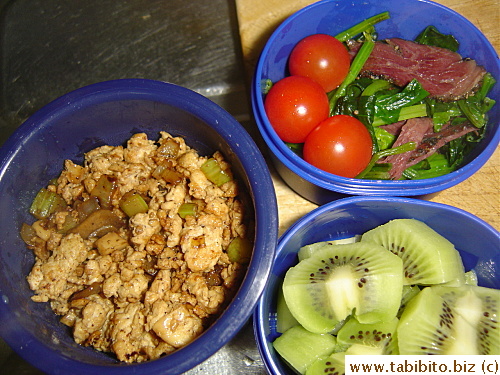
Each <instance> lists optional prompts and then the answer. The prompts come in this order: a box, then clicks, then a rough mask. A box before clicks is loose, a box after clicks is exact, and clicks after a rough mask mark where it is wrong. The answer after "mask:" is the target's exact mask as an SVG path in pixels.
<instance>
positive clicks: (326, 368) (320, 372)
mask: <svg viewBox="0 0 500 375" xmlns="http://www.w3.org/2000/svg"><path fill="white" fill-rule="evenodd" d="M344 374H345V354H344V353H333V354H331V355H329V356H323V357H320V358H318V359H317V360H316V361H315V362H313V364H312V365H311V366H309V368H308V369H307V371H306V373H305V375H344Z"/></svg>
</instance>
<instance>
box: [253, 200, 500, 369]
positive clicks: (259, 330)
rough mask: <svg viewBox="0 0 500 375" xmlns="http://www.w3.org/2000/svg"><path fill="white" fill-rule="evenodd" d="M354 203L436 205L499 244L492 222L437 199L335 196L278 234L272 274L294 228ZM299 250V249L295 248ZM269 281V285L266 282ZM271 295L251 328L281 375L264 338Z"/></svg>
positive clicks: (267, 360) (267, 363)
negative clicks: (491, 237) (433, 200)
mask: <svg viewBox="0 0 500 375" xmlns="http://www.w3.org/2000/svg"><path fill="white" fill-rule="evenodd" d="M357 203H377V204H379V205H380V204H383V203H396V204H405V205H411V206H420V207H429V208H435V209H439V210H443V211H445V212H447V213H451V212H452V213H455V214H457V215H460V216H463V217H464V218H466V219H467V220H470V221H471V222H474V223H477V224H478V225H480V226H482V227H483V228H484V229H485V230H486V231H488V232H490V233H491V234H492V236H496V237H497V238H499V244H500V232H498V231H497V230H496V229H495V228H494V227H493V226H492V225H491V224H489V223H488V222H486V221H484V220H483V219H481V218H479V217H477V216H475V215H473V214H471V213H470V212H468V211H465V210H463V209H461V208H458V207H454V206H451V205H448V204H445V203H440V202H432V201H426V200H421V199H416V198H411V197H382V196H355V197H347V198H342V199H338V200H335V201H332V202H329V203H325V204H324V205H322V206H319V207H317V208H315V209H313V210H312V211H310V212H308V213H307V214H305V215H304V216H302V217H301V218H300V219H298V220H297V221H295V222H294V223H293V224H292V225H291V226H290V227H289V228H288V229H287V230H285V232H284V233H283V234H282V235H281V236H280V238H279V239H278V245H277V247H276V253H275V263H274V266H273V269H272V270H271V274H273V275H278V274H277V273H275V272H274V268H275V266H276V260H277V259H278V258H279V256H280V254H281V251H282V249H283V247H284V246H285V244H286V243H287V242H288V241H289V240H290V238H292V237H293V236H294V235H295V234H296V232H297V231H299V230H300V229H301V228H302V227H303V226H304V225H306V224H307V223H309V222H312V221H314V219H315V218H317V217H318V216H321V215H323V214H324V213H325V212H331V211H335V210H342V209H343V207H345V206H349V205H353V204H357ZM297 251H298V249H297ZM269 284H272V283H271V282H269ZM268 295H269V296H270V295H272V291H271V290H270V289H269V286H268V287H267V288H266V289H265V290H264V292H263V293H262V295H261V297H260V298H259V302H258V303H257V307H256V308H255V310H254V314H253V330H254V337H255V339H256V341H257V347H258V350H259V353H260V355H261V358H262V361H263V363H264V366H265V367H266V369H267V371H268V372H269V374H272V375H280V374H281V372H280V371H279V369H278V368H277V365H276V363H275V362H276V361H274V360H273V355H271V353H270V346H271V345H270V343H269V342H268V341H267V338H266V327H267V326H268V325H269V319H266V316H267V315H266V313H267V312H266V311H265V307H266V305H265V304H264V299H265V298H266V297H267V296H268Z"/></svg>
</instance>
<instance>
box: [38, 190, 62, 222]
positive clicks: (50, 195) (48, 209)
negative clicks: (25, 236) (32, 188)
mask: <svg viewBox="0 0 500 375" xmlns="http://www.w3.org/2000/svg"><path fill="white" fill-rule="evenodd" d="M66 206H67V204H66V201H65V200H64V199H63V198H62V197H61V196H60V195H59V194H57V193H55V192H53V191H50V190H48V189H46V188H42V189H40V191H39V192H38V193H37V195H36V196H35V199H34V200H33V203H32V204H31V207H30V213H31V214H32V215H33V216H34V217H36V218H37V219H45V218H47V217H49V216H50V215H52V214H53V213H54V212H56V211H61V210H63V209H64V208H66Z"/></svg>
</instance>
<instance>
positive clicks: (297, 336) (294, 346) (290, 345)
mask: <svg viewBox="0 0 500 375" xmlns="http://www.w3.org/2000/svg"><path fill="white" fill-rule="evenodd" d="M336 343H337V339H336V338H335V336H332V335H330V334H318V333H312V332H309V331H308V330H306V329H304V328H303V327H302V326H300V325H296V326H293V327H291V328H290V329H288V330H287V331H286V332H285V333H283V334H282V335H281V336H279V337H278V338H276V339H275V340H274V342H273V346H274V349H275V350H276V351H277V352H278V354H279V355H280V356H281V357H282V358H283V359H284V360H285V361H286V362H287V363H288V365H289V366H291V367H292V368H293V369H295V370H296V371H298V372H299V373H300V374H304V373H305V372H306V369H307V368H308V367H309V366H311V364H312V363H313V362H314V361H316V360H317V359H318V358H320V357H323V356H327V355H330V354H332V353H333V350H334V348H335V345H336Z"/></svg>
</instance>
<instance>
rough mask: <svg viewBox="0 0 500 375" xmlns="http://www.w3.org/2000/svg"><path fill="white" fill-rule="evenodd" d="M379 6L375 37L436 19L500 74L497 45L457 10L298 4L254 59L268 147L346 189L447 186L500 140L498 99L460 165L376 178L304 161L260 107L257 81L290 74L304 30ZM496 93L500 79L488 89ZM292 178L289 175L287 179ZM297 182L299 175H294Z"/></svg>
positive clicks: (409, 34)
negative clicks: (414, 176)
mask: <svg viewBox="0 0 500 375" xmlns="http://www.w3.org/2000/svg"><path fill="white" fill-rule="evenodd" d="M383 11H389V12H390V16H391V18H390V19H389V20H385V21H382V22H380V23H379V24H377V25H376V30H377V32H378V34H379V39H383V38H389V37H400V38H404V39H410V40H413V39H414V38H415V37H416V36H417V35H418V34H419V33H420V32H421V31H422V30H424V28H425V27H427V26H429V25H434V26H435V27H437V28H438V30H440V31H441V32H443V33H445V34H453V35H454V36H455V37H456V38H457V40H458V41H459V42H460V48H459V51H458V52H459V53H460V54H461V55H462V56H464V57H470V58H473V59H475V60H476V61H477V62H478V63H479V64H480V65H483V66H484V67H485V68H486V70H488V71H489V72H490V73H491V74H492V75H493V76H494V77H495V79H496V80H497V81H499V80H500V62H499V59H498V55H497V53H496V51H495V49H494V48H493V47H492V45H491V44H490V42H489V41H488V40H487V39H486V37H485V36H484V35H483V34H482V33H481V32H480V31H479V30H478V29H477V28H476V27H475V26H474V25H473V24H472V23H470V22H469V21H468V20H466V19H465V18H464V17H463V16H461V15H459V14H458V13H456V12H455V11H453V10H451V9H449V8H446V7H444V6H442V5H439V4H437V3H434V2H431V1H427V0H420V1H419V0H400V1H394V2H393V1H391V2H378V1H376V0H368V1H364V0H354V1H349V2H348V1H330V0H325V1H320V2H317V3H314V4H312V5H310V6H308V7H305V8H304V9H302V10H299V11H298V12H296V13H295V14H293V15H292V16H290V17H289V18H288V19H287V20H285V21H284V22H283V23H282V24H281V25H280V26H279V27H278V28H277V29H276V31H275V32H274V33H273V34H272V36H271V37H270V38H269V40H268V42H267V44H266V45H265V47H264V49H263V51H262V54H261V57H260V59H259V61H258V64H257V68H256V71H255V75H254V81H253V85H252V105H253V110H254V114H255V118H256V121H257V125H258V126H259V130H260V132H261V134H262V136H263V138H264V139H265V141H266V143H267V145H268V147H269V149H270V151H271V152H272V153H273V154H274V157H275V158H276V159H277V161H278V162H280V163H282V164H283V165H284V166H286V167H287V168H289V169H290V170H291V171H292V172H293V173H295V174H297V175H298V176H299V177H300V178H302V179H305V180H307V181H309V182H311V183H313V184H315V185H318V186H320V187H322V188H324V189H329V190H335V191H337V192H340V193H345V194H378V195H406V196H408V195H423V194H429V193H434V192H436V191H439V190H442V189H445V188H448V187H450V186H453V185H455V184H457V183H458V182H461V181H462V180H464V179H466V178H467V177H469V176H470V175H472V174H473V173H474V172H475V171H477V170H478V169H479V168H480V167H481V166H482V165H483V164H484V163H485V162H486V160H487V159H488V158H489V157H490V156H491V155H492V153H493V152H494V150H495V148H496V145H497V144H498V142H499V140H500V130H499V127H498V124H499V123H500V111H499V110H498V105H497V106H496V107H495V108H494V109H493V110H492V111H490V119H489V126H488V128H487V131H486V134H485V137H484V139H483V140H482V141H481V142H480V143H479V144H478V145H477V146H476V147H475V148H474V150H473V151H472V152H471V154H469V156H468V157H467V159H466V161H465V163H464V166H463V167H462V168H461V169H460V170H458V171H455V172H453V173H450V174H448V175H445V176H441V177H436V178H432V179H427V180H406V181H377V182H376V183H373V181H370V180H358V179H347V178H344V177H340V176H335V175H332V174H330V173H327V172H324V171H321V170H320V169H318V168H315V167H313V166H311V165H310V164H308V163H306V162H305V161H304V160H303V159H302V158H300V157H299V156H297V155H296V154H295V153H293V152H292V151H291V150H290V149H289V148H288V147H286V145H285V144H284V143H283V142H282V141H281V140H280V139H279V137H278V136H277V134H276V132H275V131H274V129H273V128H272V126H271V124H270V123H269V120H268V119H267V116H266V115H265V109H264V95H263V94H262V90H261V82H263V80H266V79H270V80H271V81H273V82H276V81H277V80H279V79H282V78H284V77H285V76H286V75H288V71H287V62H288V56H289V55H290V52H291V50H292V49H293V47H294V46H295V44H296V43H297V42H298V41H299V40H301V39H302V38H304V37H305V36H307V35H310V34H314V33H326V34H330V35H336V34H337V33H339V32H341V31H343V30H344V29H346V28H347V27H350V26H352V25H354V24H356V23H358V22H360V21H362V20H363V19H366V18H368V17H370V16H373V15H375V14H378V13H381V12H383ZM489 96H490V97H492V98H494V99H495V98H496V99H498V98H499V97H500V84H496V85H495V87H494V88H493V90H492V91H491V92H490V94H489ZM289 180H290V179H289ZM292 182H293V183H294V184H299V183H300V179H297V180H296V181H292Z"/></svg>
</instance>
